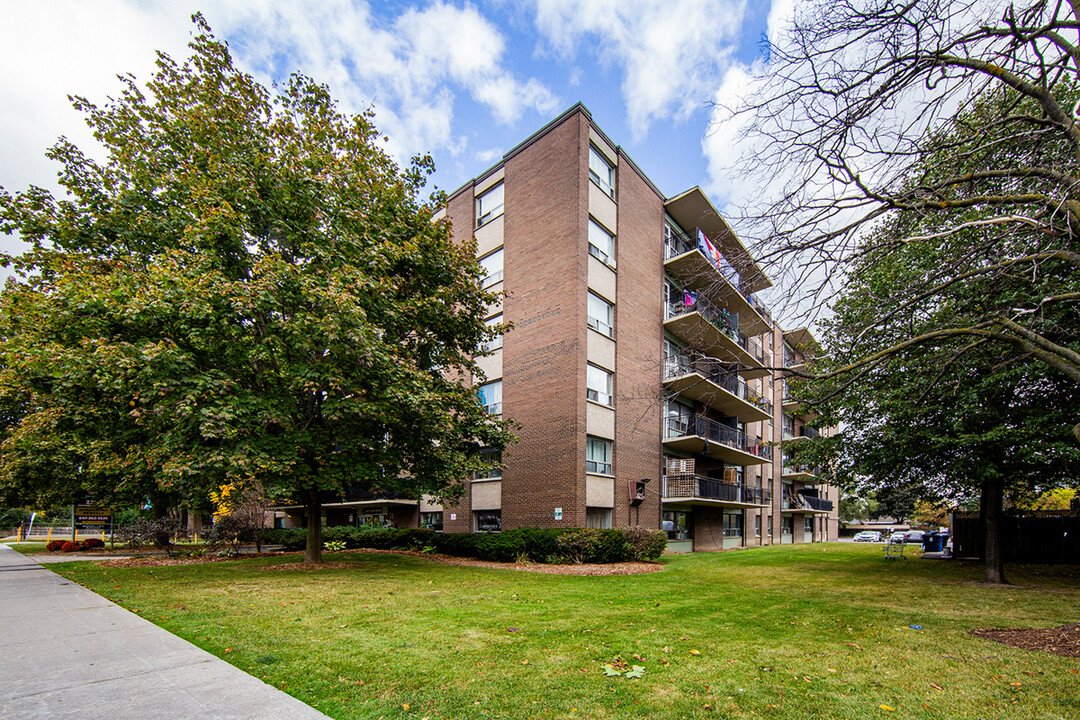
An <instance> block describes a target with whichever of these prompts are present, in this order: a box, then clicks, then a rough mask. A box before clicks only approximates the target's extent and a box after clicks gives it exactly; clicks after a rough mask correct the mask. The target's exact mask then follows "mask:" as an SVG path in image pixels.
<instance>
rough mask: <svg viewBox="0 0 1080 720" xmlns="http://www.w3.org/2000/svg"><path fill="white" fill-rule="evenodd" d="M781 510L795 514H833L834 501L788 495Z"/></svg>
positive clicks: (809, 496)
mask: <svg viewBox="0 0 1080 720" xmlns="http://www.w3.org/2000/svg"><path fill="white" fill-rule="evenodd" d="M781 509H782V510H789V511H791V512H795V513H827V512H832V509H833V501H832V500H826V499H825V498H819V497H816V496H814V495H800V494H795V495H788V496H786V497H784V500H783V502H782V503H781Z"/></svg>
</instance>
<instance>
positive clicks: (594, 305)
mask: <svg viewBox="0 0 1080 720" xmlns="http://www.w3.org/2000/svg"><path fill="white" fill-rule="evenodd" d="M614 316H615V306H614V305H612V304H611V303H609V302H608V301H607V300H605V299H604V298H602V297H600V296H599V295H596V294H595V293H591V292H590V293H589V327H591V328H592V329H593V330H595V331H596V332H598V333H600V334H601V335H607V336H608V337H614V336H615V333H614V330H613V328H612V325H613V323H614V322H615V320H614Z"/></svg>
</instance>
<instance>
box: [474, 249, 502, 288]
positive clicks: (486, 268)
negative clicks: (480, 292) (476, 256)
mask: <svg viewBox="0 0 1080 720" xmlns="http://www.w3.org/2000/svg"><path fill="white" fill-rule="evenodd" d="M502 279H503V251H502V248H499V249H498V250H496V251H495V252H493V253H491V254H490V255H486V256H484V257H482V258H480V287H482V288H489V287H491V286H492V285H494V284H496V283H500V282H502Z"/></svg>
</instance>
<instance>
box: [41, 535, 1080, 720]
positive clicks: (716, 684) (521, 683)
mask: <svg viewBox="0 0 1080 720" xmlns="http://www.w3.org/2000/svg"><path fill="white" fill-rule="evenodd" d="M328 558H329V559H333V560H346V561H348V562H350V563H355V568H348V569H336V570H319V571H304V570H302V569H299V568H300V567H302V566H300V565H296V568H297V569H290V570H280V571H268V570H266V568H268V567H270V566H272V565H280V564H282V563H296V561H297V558H296V557H295V556H290V557H287V558H264V559H251V560H236V561H232V562H227V563H214V564H209V565H189V566H172V567H158V568H132V569H117V568H103V567H100V566H99V565H97V564H92V563H71V564H63V565H59V566H55V565H54V566H52V569H58V571H59V572H61V573H62V574H64V575H65V576H66V577H69V578H71V579H73V580H75V581H77V582H79V583H82V584H84V585H86V586H87V587H90V588H91V589H93V590H95V591H97V592H99V593H101V594H102V595H104V596H106V597H108V598H109V599H111V600H114V601H116V602H118V603H119V604H121V605H123V606H124V607H127V608H129V609H131V610H133V611H135V612H138V613H139V614H140V615H142V616H143V617H146V618H148V619H150V620H152V621H153V622H155V623H158V624H159V625H161V626H163V627H165V628H168V629H169V630H171V631H173V632H175V633H176V634H177V635H180V636H181V637H184V638H187V639H188V640H191V641H192V642H194V643H195V644H197V645H199V646H200V647H203V648H206V649H207V650H209V651H210V652H212V653H214V654H215V655H218V656H220V657H223V658H225V659H226V660H228V661H229V662H231V663H233V664H234V665H236V666H238V667H240V668H242V669H244V670H247V671H248V672H250V673H252V674H254V675H256V676H258V677H261V678H263V679H265V680H266V681H267V682H269V683H271V684H273V685H275V686H277V687H281V688H283V689H284V690H286V691H287V692H289V693H290V694H292V695H295V696H296V697H298V698H300V699H301V700H303V701H305V702H307V703H309V704H311V705H314V706H316V707H317V708H318V709H320V710H322V711H323V712H325V713H327V714H328V715H330V716H332V717H335V718H380V717H386V718H404V717H409V718H425V717H426V718H431V719H432V720H434V719H435V718H480V717H487V718H616V717H626V718H655V719H656V720H671V719H673V718H716V717H722V718H728V717H730V718H734V717H751V718H793V719H794V718H799V719H804V718H845V719H847V718H852V719H856V720H864V719H866V718H941V719H942V720H945V719H951V718H965V717H970V718H984V719H987V720H988V719H990V718H1009V719H1010V720H1011V719H1013V718H1076V717H1080V675H1078V672H1080V659H1076V658H1065V657H1059V656H1056V655H1049V654H1045V653H1036V652H1028V651H1022V650H1016V649H1012V648H1009V647H1006V646H1004V645H1001V644H998V643H993V642H989V641H986V640H980V639H976V638H973V637H971V636H969V635H968V634H967V631H968V630H969V629H973V628H980V627H1051V626H1056V625H1062V624H1066V623H1073V622H1077V621H1078V620H1080V617H1078V616H1080V582H1078V575H1080V570H1078V569H1077V568H1065V569H1062V568H1058V567H1053V568H1051V567H1038V566H1027V567H1010V568H1009V570H1010V571H1011V575H1012V580H1013V582H1016V583H1018V586H1017V587H984V586H982V585H980V584H979V583H978V582H977V581H978V579H979V577H980V576H981V572H982V571H981V568H979V567H978V566H975V565H968V564H961V563H950V562H941V561H923V560H919V559H915V558H908V559H905V560H885V559H884V558H883V557H882V551H881V547H880V546H876V545H870V546H859V545H853V544H835V543H834V544H827V545H820V544H819V545H802V546H782V547H775V546H774V547H770V548H762V549H755V550H748V551H743V552H729V553H719V554H699V555H690V556H672V557H667V558H665V560H664V564H665V568H664V570H663V572H660V573H655V574H652V575H639V576H629V577H628V576H616V577H575V576H562V575H540V574H534V573H525V572H516V571H511V570H492V569H484V568H463V567H455V566H446V565H438V564H435V563H433V562H430V561H428V560H426V559H424V558H416V557H409V556H399V555H386V554H367V553H362V552H350V553H342V554H334V555H330V556H328ZM910 625H921V626H922V629H912V628H909V626H910ZM619 660H622V661H625V662H626V663H629V664H631V665H640V666H643V667H644V668H645V675H644V677H642V678H640V679H627V678H625V677H606V676H605V674H604V669H603V667H602V666H603V665H604V664H605V663H613V662H617V661H619ZM935 686H937V687H935ZM939 688H940V689H939ZM882 706H885V707H882ZM890 708H891V709H890Z"/></svg>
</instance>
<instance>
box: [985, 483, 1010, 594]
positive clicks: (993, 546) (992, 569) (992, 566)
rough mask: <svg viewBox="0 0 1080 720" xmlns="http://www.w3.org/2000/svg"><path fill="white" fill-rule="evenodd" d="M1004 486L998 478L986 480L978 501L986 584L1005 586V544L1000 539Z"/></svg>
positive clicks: (1002, 523)
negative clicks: (981, 523) (984, 550)
mask: <svg viewBox="0 0 1080 720" xmlns="http://www.w3.org/2000/svg"><path fill="white" fill-rule="evenodd" d="M1004 494H1005V493H1004V484H1003V482H1002V481H1001V479H1000V478H995V479H993V480H987V481H986V482H984V483H983V486H982V497H981V498H980V501H979V506H980V510H982V512H981V513H980V515H981V516H982V521H983V527H984V528H985V532H986V536H985V547H986V552H985V561H986V577H985V580H986V582H988V583H996V584H1005V583H1007V582H1008V581H1007V580H1006V579H1005V543H1004V541H1003V539H1002V531H1003V530H1004V517H1003V511H1002V499H1003V496H1004Z"/></svg>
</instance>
